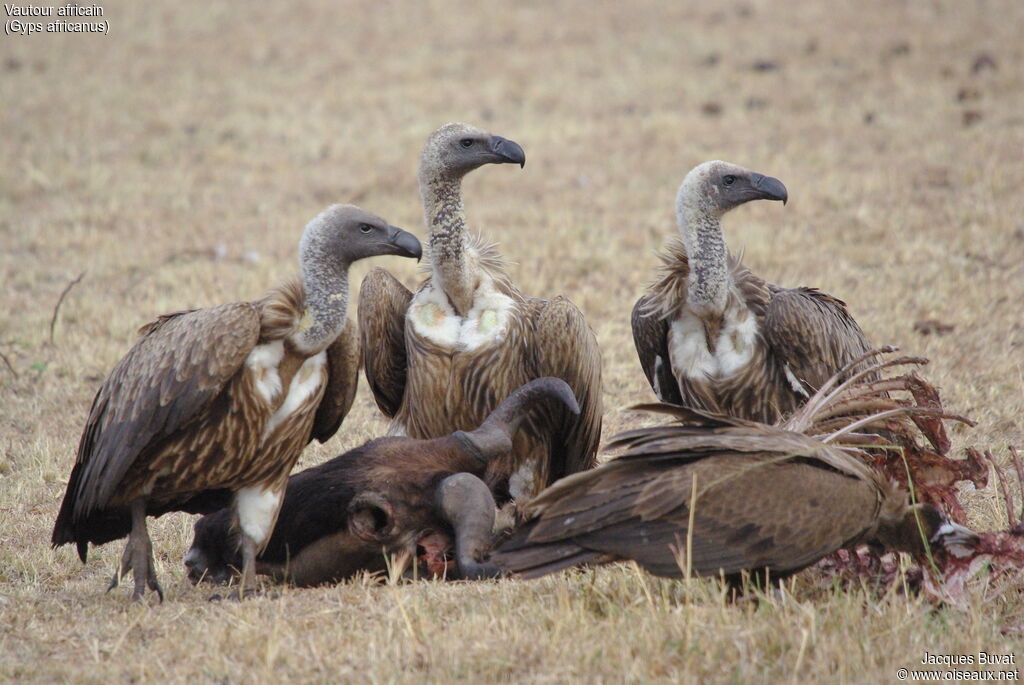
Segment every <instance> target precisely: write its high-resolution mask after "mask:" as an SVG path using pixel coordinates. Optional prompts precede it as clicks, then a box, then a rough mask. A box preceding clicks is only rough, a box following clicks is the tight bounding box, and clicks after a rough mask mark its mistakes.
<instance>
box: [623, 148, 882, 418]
mask: <svg viewBox="0 0 1024 685" xmlns="http://www.w3.org/2000/svg"><path fill="white" fill-rule="evenodd" d="M725 179H732V180H731V181H730V182H729V184H728V186H727V185H725ZM786 198H787V193H786V189H785V187H784V186H783V185H782V183H781V182H779V181H778V180H777V179H774V178H770V177H766V176H762V175H761V174H757V173H753V172H751V171H749V170H747V169H743V168H742V167H738V166H735V165H732V164H727V163H725V162H717V161H716V162H706V163H704V164H701V165H700V166H698V167H696V168H695V169H694V170H693V171H691V172H690V173H689V174H688V175H687V176H686V179H685V180H684V181H683V183H682V185H681V186H680V188H679V193H678V195H677V198H676V216H677V220H678V222H679V229H680V232H681V234H682V235H681V236H680V237H678V238H675V239H673V240H672V241H671V242H670V243H669V245H668V249H667V253H666V254H665V255H664V256H663V257H662V259H663V262H664V266H663V267H662V273H661V275H660V277H659V278H658V279H657V281H655V282H654V284H652V285H651V287H650V289H649V291H648V293H647V294H646V295H644V296H643V297H642V298H640V300H639V301H637V303H636V305H635V306H634V307H633V316H632V327H633V341H634V343H635V345H636V350H637V354H638V356H639V358H640V365H641V366H642V367H643V370H644V373H645V374H646V376H647V380H648V382H650V384H651V387H652V388H653V389H654V391H655V393H656V394H657V395H658V397H659V399H661V400H663V401H665V402H671V403H675V404H681V405H684V406H688V407H695V408H698V409H705V410H708V411H714V412H721V413H723V414H728V415H731V416H739V417H742V418H746V419H752V420H757V421H763V422H767V423H771V422H774V421H776V420H777V419H779V418H780V417H782V416H785V415H786V414H788V413H790V412H792V411H793V410H794V409H795V408H796V407H798V406H799V405H800V404H801V403H803V402H804V401H806V399H807V398H808V397H809V396H810V395H811V394H813V393H814V392H815V390H817V389H818V388H819V387H820V386H821V384H822V383H824V382H825V380H826V379H828V378H829V376H831V375H832V374H833V373H835V372H836V371H838V370H839V369H841V368H843V367H844V366H845V365H846V364H848V363H849V362H850V361H852V360H853V359H856V358H858V357H860V356H861V355H863V354H864V352H865V351H867V350H868V349H869V348H870V345H869V343H868V340H867V338H866V337H865V336H864V334H863V332H862V331H861V329H860V327H859V326H858V325H857V322H856V321H854V320H853V317H851V316H850V314H849V312H848V311H847V309H846V305H845V303H843V302H842V301H841V300H839V299H836V298H834V297H832V296H830V295H827V294H825V293H823V292H821V291H819V290H816V289H814V288H782V287H779V286H777V285H774V284H772V283H768V282H767V281H765V280H764V279H762V278H760V277H758V276H756V275H755V274H753V273H752V272H751V271H750V270H749V269H748V268H746V267H745V266H743V264H742V263H741V260H740V258H738V257H733V256H731V255H729V253H728V251H727V249H726V247H725V241H724V238H723V235H722V228H721V216H722V214H724V213H726V212H727V211H729V210H730V209H732V208H734V207H736V206H738V205H740V204H743V203H745V202H748V201H750V200H757V199H772V200H782V201H783V202H785V200H786ZM691 264H696V265H697V266H696V267H695V268H693V269H691Z"/></svg>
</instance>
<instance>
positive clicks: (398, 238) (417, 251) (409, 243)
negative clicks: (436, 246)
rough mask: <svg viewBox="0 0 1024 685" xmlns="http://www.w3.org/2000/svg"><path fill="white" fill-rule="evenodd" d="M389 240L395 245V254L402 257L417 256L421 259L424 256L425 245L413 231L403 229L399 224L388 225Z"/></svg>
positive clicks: (417, 258) (417, 259)
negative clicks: (421, 243)
mask: <svg viewBox="0 0 1024 685" xmlns="http://www.w3.org/2000/svg"><path fill="white" fill-rule="evenodd" d="M388 240H389V242H390V243H391V244H392V245H393V246H394V247H395V254H397V255H400V256H402V257H415V258H416V261H417V262H418V261H420V257H422V256H423V246H422V245H420V241H419V240H418V239H417V238H416V236H414V235H413V234H412V233H409V232H408V231H403V230H402V229H400V228H399V227H398V226H388Z"/></svg>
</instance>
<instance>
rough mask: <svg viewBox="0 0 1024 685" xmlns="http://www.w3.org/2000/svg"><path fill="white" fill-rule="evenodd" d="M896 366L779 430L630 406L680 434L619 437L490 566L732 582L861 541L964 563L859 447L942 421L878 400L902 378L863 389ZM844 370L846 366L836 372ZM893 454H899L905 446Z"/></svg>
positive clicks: (786, 569) (791, 567)
mask: <svg viewBox="0 0 1024 685" xmlns="http://www.w3.org/2000/svg"><path fill="white" fill-rule="evenodd" d="M906 363H916V360H912V359H911V360H895V361H893V362H885V363H881V364H876V365H874V366H869V367H867V368H866V369H864V370H863V371H861V372H860V373H858V374H856V375H854V376H853V377H851V378H850V380H849V381H848V382H844V383H840V382H839V378H840V377H839V376H838V375H837V376H833V377H832V378H831V379H829V380H827V381H826V382H825V383H824V384H823V387H822V388H821V390H819V392H818V393H817V394H815V395H814V396H812V397H811V398H810V399H809V400H808V403H807V404H806V405H805V407H803V408H801V409H800V410H799V411H798V412H797V413H796V414H794V415H792V416H791V417H790V419H788V420H787V421H786V422H785V423H783V424H781V425H778V426H769V425H766V424H762V423H756V422H753V421H747V420H744V419H739V418H735V417H728V416H725V415H721V414H711V413H706V412H703V411H699V410H694V409H687V408H684V407H677V406H673V405H666V404H661V405H642V406H641V407H640V408H642V409H648V410H650V411H656V412H661V413H667V414H669V415H672V416H674V417H676V418H677V419H678V420H679V423H676V424H669V425H661V426H652V427H648V428H640V429H637V430H632V431H628V432H626V433H622V434H620V435H618V436H616V438H614V439H613V440H612V443H611V445H610V446H611V447H625V448H627V449H626V451H625V453H623V454H622V455H621V456H619V457H618V458H616V459H614V460H612V461H610V462H608V463H606V464H604V465H602V466H601V467H599V468H597V469H594V470H592V471H587V472H586V473H579V474H575V475H573V476H570V477H568V478H565V479H563V480H561V481H559V482H558V483H555V484H554V485H553V486H551V487H550V488H548V489H547V490H545V491H544V492H542V493H541V494H540V495H539V496H538V497H537V498H536V499H534V500H533V501H531V502H529V503H528V504H527V505H526V507H525V513H526V517H527V519H526V521H525V523H524V524H523V525H522V526H521V527H520V528H519V529H518V530H517V531H516V532H514V533H513V535H512V536H511V537H510V538H509V540H507V541H506V542H505V543H503V544H502V545H501V546H500V547H499V549H497V550H496V551H495V552H493V553H492V554H491V561H493V562H496V563H497V564H498V565H499V566H501V567H502V568H505V569H506V570H509V571H512V572H514V573H517V574H519V575H522V576H523V577H527V578H535V577H538V576H542V575H545V574H548V573H552V572H554V571H557V570H559V569H563V568H566V567H569V566H574V565H577V564H588V563H589V564H595V563H604V562H609V561H614V560H617V559H634V560H636V562H637V563H639V564H640V565H641V566H643V567H644V568H645V569H647V570H648V571H650V572H651V573H653V574H655V575H659V576H671V577H679V576H682V575H683V574H684V572H685V569H687V568H688V569H689V570H691V571H692V572H693V573H694V574H696V575H710V576H717V575H719V574H723V575H724V576H725V577H726V578H727V579H728V580H730V581H732V582H734V583H735V582H736V581H738V580H739V577H740V574H741V573H742V572H743V571H750V572H754V573H757V574H760V575H761V576H762V578H763V576H764V574H765V573H766V572H767V573H768V574H769V575H770V577H771V578H781V577H784V576H786V575H789V574H792V573H795V572H797V571H799V570H800V569H802V568H804V567H806V566H809V565H810V564H813V563H814V562H816V561H817V560H819V559H821V558H822V557H824V556H826V555H828V554H831V553H832V552H834V551H836V550H837V549H840V548H851V547H853V546H856V545H857V544H860V543H875V544H879V545H881V546H883V547H886V548H889V549H892V550H898V551H906V552H910V553H912V554H913V555H915V557H916V558H917V559H918V560H922V559H923V558H925V557H926V555H927V554H928V551H927V549H926V547H931V548H932V550H933V551H936V552H938V551H942V553H943V554H950V555H952V556H954V557H960V558H964V557H967V556H970V555H971V554H972V553H973V550H974V547H975V546H976V545H977V543H978V542H979V536H978V535H977V534H976V533H974V532H973V531H970V530H968V529H966V528H964V527H962V526H959V525H957V524H955V523H953V522H951V521H949V519H948V518H947V517H946V516H945V514H943V513H942V512H941V511H940V510H939V509H938V508H936V507H935V506H933V505H931V504H927V503H918V504H914V505H910V504H908V499H909V497H908V493H907V491H906V490H904V489H903V488H902V487H900V486H898V485H897V484H896V483H895V482H890V481H889V480H888V478H887V477H886V476H885V475H884V474H883V473H882V472H881V471H876V470H875V469H873V468H872V467H870V466H869V465H868V464H867V463H865V462H867V461H871V460H872V459H871V457H870V456H869V455H868V454H866V453H865V452H864V451H863V449H862V448H864V447H875V448H877V447H879V446H882V445H883V443H884V442H885V440H886V438H883V437H881V436H879V435H872V434H869V433H865V432H864V431H871V432H876V433H877V432H879V431H881V430H882V429H885V430H886V431H888V432H889V435H890V436H891V437H893V438H895V440H896V442H894V443H893V444H890V445H888V446H887V447H888V449H891V450H893V451H894V452H895V453H897V454H905V455H906V456H907V458H908V459H914V458H915V456H916V455H914V454H912V453H906V452H905V451H904V452H901V451H900V450H901V447H899V446H897V445H898V444H903V445H906V444H909V443H908V442H907V441H912V440H914V439H915V429H914V427H913V426H914V423H908V422H907V421H906V420H905V419H906V418H907V417H909V418H911V419H920V418H922V417H931V418H952V419H957V420H962V419H960V417H956V416H954V415H950V414H946V413H944V412H943V410H942V409H940V408H936V407H929V406H924V405H922V404H920V403H916V402H915V401H912V400H905V399H900V398H890V397H889V394H890V392H892V391H897V390H899V391H907V392H913V390H914V386H913V384H914V382H915V380H917V379H916V378H915V377H912V376H903V377H897V378H891V379H886V380H884V381H872V380H864V379H865V378H869V379H870V378H871V377H873V376H872V375H873V374H874V373H876V372H878V371H879V370H880V369H881V368H883V366H886V365H895V364H906ZM843 371H844V372H847V373H848V372H849V371H850V367H846V368H844V369H843ZM902 449H904V450H906V447H905V446H904V447H903V448H902Z"/></svg>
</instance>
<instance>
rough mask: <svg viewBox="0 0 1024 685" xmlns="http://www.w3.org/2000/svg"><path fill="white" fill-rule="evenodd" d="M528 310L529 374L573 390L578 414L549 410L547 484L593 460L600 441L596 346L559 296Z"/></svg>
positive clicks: (579, 315)
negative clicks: (550, 378) (530, 321)
mask: <svg viewBox="0 0 1024 685" xmlns="http://www.w3.org/2000/svg"><path fill="white" fill-rule="evenodd" d="M539 304H540V306H539V309H537V310H535V311H534V312H533V316H532V319H533V332H532V340H531V341H530V343H531V344H529V345H528V354H530V355H532V356H533V364H532V366H533V369H534V377H535V378H536V377H540V376H554V377H556V378H561V379H562V380H564V381H565V382H566V383H568V384H569V387H570V388H572V391H573V394H575V395H576V400H577V402H579V406H580V414H579V416H576V415H574V414H572V413H571V412H570V411H569V410H568V409H565V408H563V407H559V408H557V409H554V410H552V413H551V414H550V419H549V420H550V421H551V422H552V425H553V427H554V433H553V438H552V450H551V461H550V463H549V468H548V474H549V480H548V482H549V483H550V482H553V481H554V480H556V479H558V478H561V477H562V476H565V475H568V474H570V473H576V472H577V471H583V470H585V469H589V468H592V467H593V466H594V465H595V464H596V463H597V448H598V445H599V443H600V440H601V416H602V398H601V350H600V349H599V348H598V346H597V338H595V337H594V331H592V330H591V329H590V326H588V325H587V322H586V320H585V319H584V318H583V313H582V312H580V310H579V309H577V308H576V305H574V304H573V303H572V302H570V301H569V300H567V299H565V298H564V297H562V296H558V297H555V298H554V299H552V300H549V301H547V302H543V301H540V302H539Z"/></svg>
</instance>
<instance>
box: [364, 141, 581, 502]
mask: <svg viewBox="0 0 1024 685" xmlns="http://www.w3.org/2000/svg"><path fill="white" fill-rule="evenodd" d="M525 160H526V157H525V155H524V153H523V150H522V148H521V147H519V145H517V144H516V143H513V142H512V141H510V140H506V139H505V138H501V137H500V136H495V135H491V134H489V133H486V132H484V131H481V130H480V129H478V128H475V127H473V126H469V125H467V124H446V125H445V126H442V127H441V128H440V129H438V130H437V131H435V132H434V133H433V134H432V135H431V136H430V138H429V139H428V140H427V144H426V146H425V147H424V149H423V155H422V157H421V160H420V168H419V181H420V192H421V194H422V198H423V206H424V213H425V215H426V221H427V225H428V227H429V230H430V251H429V252H430V277H429V278H428V279H427V280H426V281H424V282H423V284H422V285H421V286H420V287H419V289H418V290H417V291H416V293H415V295H414V294H413V293H411V292H410V291H409V290H407V289H406V288H405V287H404V286H403V285H402V284H401V283H399V282H398V281H397V280H395V279H394V278H393V277H392V276H391V275H390V274H388V273H387V272H386V271H383V270H381V269H375V270H374V271H372V272H370V274H369V275H368V276H367V277H366V279H365V280H364V281H363V285H362V287H361V289H360V295H359V328H360V335H361V336H362V343H363V366H364V369H365V372H366V380H367V381H368V383H369V385H370V388H371V389H372V390H373V394H374V398H375V399H376V401H377V406H378V407H380V409H381V411H383V412H384V413H385V414H386V415H387V416H389V417H391V418H392V419H393V424H392V431H393V432H394V433H396V434H405V435H408V436H410V437H414V438H436V437H440V436H442V435H447V434H449V433H451V432H452V431H455V430H469V429H472V428H473V427H474V426H477V425H479V424H480V422H481V421H483V420H484V418H485V417H486V416H487V415H488V413H490V412H491V410H493V409H494V408H495V407H496V406H497V405H498V402H500V401H501V400H502V398H504V397H506V396H508V395H509V394H510V393H511V392H512V391H513V390H515V389H516V388H518V387H519V386H521V385H523V384H524V383H526V382H527V381H529V380H531V379H534V378H539V377H541V376H554V377H557V378H561V379H563V380H564V381H565V382H567V383H568V384H569V386H570V387H571V388H572V391H573V393H574V394H575V395H576V398H577V399H578V400H579V405H580V409H581V411H582V413H581V414H580V415H579V416H577V415H575V414H573V413H571V412H569V411H568V410H567V409H565V408H556V409H554V410H552V411H543V412H541V411H535V412H533V413H531V415H530V417H529V418H528V419H527V425H526V426H525V427H524V428H523V429H522V430H520V431H519V433H518V434H517V436H516V439H515V446H514V449H513V450H512V452H511V454H510V455H508V456H507V457H504V458H502V459H499V460H496V461H495V462H493V463H492V464H491V465H490V467H489V468H488V471H487V474H486V481H487V483H488V485H489V486H490V487H491V488H492V489H493V490H494V491H495V494H496V496H497V499H498V500H499V501H502V502H503V501H507V500H508V499H510V498H512V499H519V498H527V497H530V496H532V495H533V494H535V493H537V492H539V491H540V490H541V489H543V488H544V487H545V486H546V485H548V484H549V483H551V482H553V481H555V480H556V479H558V478H560V477H562V476H564V475H567V474H570V473H575V472H577V471H581V470H584V469H587V468H590V467H591V466H593V465H594V463H595V454H596V452H597V447H598V442H599V440H600V434H601V355H600V350H599V349H598V347H597V340H596V339H595V337H594V333H593V331H591V329H590V327H589V326H588V325H587V323H586V321H585V320H584V318H583V315H582V314H581V313H580V310H579V309H577V308H576V306H575V305H573V304H572V303H571V302H570V301H569V300H567V299H565V298H564V297H561V296H558V297H555V298H553V299H550V300H542V299H539V298H536V297H528V296H525V295H523V294H522V293H521V292H520V291H519V290H518V288H516V286H515V285H514V284H513V283H512V282H511V281H510V280H509V278H508V276H507V274H506V272H505V269H504V266H503V262H502V260H501V258H500V257H499V255H498V254H497V252H496V250H495V249H494V247H493V246H491V245H483V244H481V243H480V242H479V241H478V240H474V239H471V238H470V236H469V235H468V233H467V231H466V219H465V214H464V212H463V206H462V190H461V187H462V178H463V176H465V175H466V174H467V173H469V172H470V171H472V170H473V169H476V168H477V167H480V166H482V165H484V164H502V163H515V164H520V165H522V164H524V163H525Z"/></svg>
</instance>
